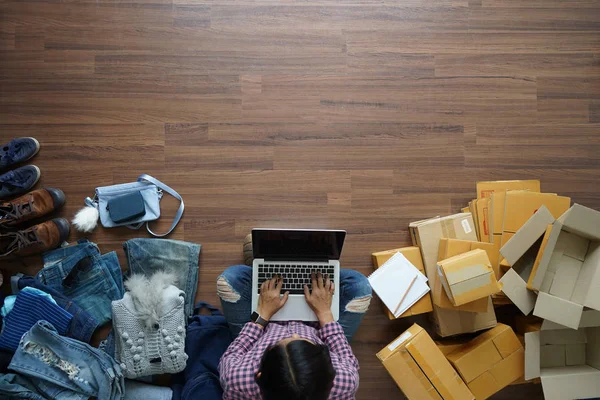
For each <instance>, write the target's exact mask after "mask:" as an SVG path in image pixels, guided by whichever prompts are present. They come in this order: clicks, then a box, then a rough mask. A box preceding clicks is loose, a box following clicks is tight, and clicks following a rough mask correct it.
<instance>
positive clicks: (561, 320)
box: [533, 292, 583, 329]
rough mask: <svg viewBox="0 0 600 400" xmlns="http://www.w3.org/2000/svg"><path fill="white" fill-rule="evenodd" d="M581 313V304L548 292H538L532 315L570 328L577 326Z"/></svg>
mask: <svg viewBox="0 0 600 400" xmlns="http://www.w3.org/2000/svg"><path fill="white" fill-rule="evenodd" d="M582 313H583V306H582V305H581V304H577V303H573V302H572V301H569V300H564V299H561V298H559V297H556V296H552V295H550V294H547V293H544V292H540V293H538V298H537V301H536V303H535V308H534V309H533V315H535V316H538V317H540V318H544V319H548V320H550V321H554V322H556V323H558V324H561V325H564V326H566V327H569V328H571V329H577V328H578V327H579V321H580V320H581V315H582Z"/></svg>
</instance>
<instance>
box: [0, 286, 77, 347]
mask: <svg viewBox="0 0 600 400" xmlns="http://www.w3.org/2000/svg"><path fill="white" fill-rule="evenodd" d="M72 318H73V316H72V315H71V314H69V313H68V312H67V311H65V310H63V309H62V308H61V307H59V306H58V305H56V304H53V303H52V302H51V301H50V300H48V299H46V298H45V297H43V296H40V295H38V294H33V293H28V292H19V294H18V295H17V300H16V301H15V305H14V307H13V309H12V311H11V312H10V313H8V315H7V316H6V318H5V319H4V330H3V331H2V334H1V335H0V348H2V349H7V350H11V351H13V352H14V351H16V350H17V347H18V346H19V341H20V340H21V337H22V336H23V335H24V334H25V333H26V332H27V331H28V330H29V329H31V327H32V326H33V325H35V323H36V322H38V321H39V320H45V321H48V322H50V323H51V324H52V325H54V327H55V328H56V330H57V331H58V333H59V334H60V335H65V334H66V333H67V331H68V329H69V324H70V323H71V319H72Z"/></svg>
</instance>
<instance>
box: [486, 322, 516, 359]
mask: <svg viewBox="0 0 600 400" xmlns="http://www.w3.org/2000/svg"><path fill="white" fill-rule="evenodd" d="M505 326H506V325H505ZM493 341H494V345H495V346H496V349H497V350H498V353H500V355H501V356H502V358H506V357H508V356H509V355H511V354H512V353H514V352H515V351H517V350H519V349H521V348H522V347H523V346H522V345H521V342H519V338H517V335H515V332H514V331H513V330H512V328H511V327H509V326H506V329H503V330H502V331H500V332H499V333H498V334H497V335H496V336H495V337H494V339H493Z"/></svg>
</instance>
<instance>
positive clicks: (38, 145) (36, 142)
mask: <svg viewBox="0 0 600 400" xmlns="http://www.w3.org/2000/svg"><path fill="white" fill-rule="evenodd" d="M26 139H31V140H33V141H34V142H35V152H34V153H33V154H32V155H30V156H29V158H26V159H25V160H23V161H21V162H25V161H29V160H31V159H32V158H33V157H35V155H36V154H37V153H39V151H40V142H38V140H37V139H36V138H33V137H28V138H26Z"/></svg>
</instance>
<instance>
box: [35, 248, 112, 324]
mask: <svg viewBox="0 0 600 400" xmlns="http://www.w3.org/2000/svg"><path fill="white" fill-rule="evenodd" d="M42 259H43V261H44V268H42V270H41V271H40V272H39V273H38V274H37V279H38V280H39V281H40V282H41V283H42V284H44V285H46V286H49V287H50V288H52V289H54V290H56V291H58V292H60V293H61V294H63V295H65V296H66V297H68V298H70V299H71V300H72V301H74V302H75V303H77V304H78V305H79V306H80V307H81V308H82V309H83V310H85V311H86V312H87V313H89V314H90V315H91V316H92V317H93V318H94V319H95V320H96V321H97V322H98V324H99V325H103V324H105V323H106V322H108V321H110V320H111V318H112V312H111V302H112V301H113V300H119V299H121V298H123V294H124V289H123V275H122V273H121V267H120V265H119V259H118V257H117V253H116V252H114V251H113V252H110V253H107V254H104V255H101V254H100V250H99V249H98V246H96V244H94V243H92V242H89V241H88V240H86V239H81V240H79V241H78V242H77V244H75V245H72V246H69V247H64V248H60V249H56V250H52V251H49V252H46V253H44V254H43V255H42Z"/></svg>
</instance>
